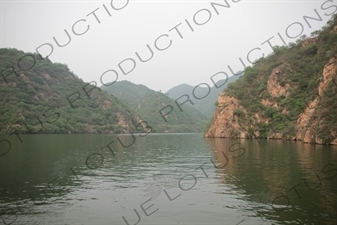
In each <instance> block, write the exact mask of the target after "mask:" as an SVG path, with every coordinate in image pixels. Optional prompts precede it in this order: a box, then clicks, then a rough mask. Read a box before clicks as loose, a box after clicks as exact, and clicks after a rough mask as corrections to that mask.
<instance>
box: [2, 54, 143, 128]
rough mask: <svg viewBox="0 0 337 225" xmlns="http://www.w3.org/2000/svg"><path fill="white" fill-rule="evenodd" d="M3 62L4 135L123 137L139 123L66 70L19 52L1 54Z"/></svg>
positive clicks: (105, 96)
mask: <svg viewBox="0 0 337 225" xmlns="http://www.w3.org/2000/svg"><path fill="white" fill-rule="evenodd" d="M0 62H1V65H0V70H1V71H2V72H1V73H2V76H1V79H0V87H1V88H0V95H1V98H0V104H1V107H0V115H1V117H0V128H1V130H0V134H10V133H12V132H15V131H16V132H18V133H125V132H129V131H133V130H135V126H137V123H138V122H139V118H135V115H133V114H132V113H131V112H130V111H129V110H128V109H127V107H126V106H125V105H123V104H122V103H121V102H120V101H119V100H118V99H116V98H115V97H113V96H111V95H109V94H108V93H106V92H104V91H102V90H100V89H99V88H96V87H95V86H94V84H87V83H85V82H83V81H82V80H81V79H79V78H78V77H77V76H76V75H75V74H73V73H72V72H71V71H70V70H69V69H68V67H67V66H66V65H63V64H60V63H52V62H51V61H50V60H49V59H41V58H40V57H39V55H37V54H30V53H24V52H22V51H18V50H16V49H0ZM138 129H139V128H138Z"/></svg>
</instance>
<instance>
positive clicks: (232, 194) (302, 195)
mask: <svg viewBox="0 0 337 225" xmlns="http://www.w3.org/2000/svg"><path fill="white" fill-rule="evenodd" d="M0 138H1V139H2V140H5V139H6V140H8V141H2V142H1V143H0V148H1V149H0V155H1V156H0V216H1V217H0V224H13V225H14V224H60V225H61V224H62V225H66V224H69V225H70V224H71V225H76V224H83V225H91V224H97V225H100V224H109V225H110V224H117V225H119V224H121V225H123V224H130V225H131V224H132V225H133V224H139V225H142V224H144V225H145V224H156V225H158V224H162V225H170V224H193V225H199V224H200V225H201V224H203V225H205V224H214V225H215V224H216V225H220V224H221V225H223V224H233V225H236V224H242V225H244V224H331V225H332V224H337V146H321V145H312V144H304V143H301V142H290V141H278V140H259V141H257V140H240V139H205V138H203V136H202V134H150V135H148V136H145V134H143V135H140V134H135V135H134V138H133V137H132V136H131V135H108V134H71V135H20V138H21V140H20V139H19V138H18V137H17V136H16V135H12V136H9V137H8V136H1V137H0ZM9 149H10V150H9Z"/></svg>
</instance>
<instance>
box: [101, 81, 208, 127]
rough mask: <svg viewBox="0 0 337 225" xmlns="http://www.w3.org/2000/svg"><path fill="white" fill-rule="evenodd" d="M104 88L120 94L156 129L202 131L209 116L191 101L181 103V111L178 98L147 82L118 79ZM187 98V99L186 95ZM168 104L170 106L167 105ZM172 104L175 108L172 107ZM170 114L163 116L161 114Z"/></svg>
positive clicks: (123, 99)
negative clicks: (156, 88)
mask: <svg viewBox="0 0 337 225" xmlns="http://www.w3.org/2000/svg"><path fill="white" fill-rule="evenodd" d="M101 88H102V89H103V90H105V91H107V92H108V93H110V94H113V95H114V96H116V97H118V98H120V100H121V101H122V102H124V103H125V105H127V106H128V107H129V108H130V109H131V110H133V111H135V112H137V114H138V115H139V116H140V117H141V118H142V119H143V120H144V121H146V122H147V123H148V124H149V125H150V126H151V127H152V131H153V132H202V131H204V127H205V124H206V123H207V118H206V117H205V116H204V115H203V114H201V113H200V112H199V111H198V110H197V109H195V108H193V107H192V105H191V104H190V103H189V102H186V103H185V104H181V109H182V110H183V111H181V110H180V109H179V107H178V106H177V104H176V103H175V101H174V100H172V99H171V98H169V97H168V96H167V95H165V94H163V93H161V92H156V91H152V90H150V89H148V88H147V87H145V86H144V85H136V84H133V83H131V82H128V81H120V82H116V83H114V84H113V85H112V86H111V87H109V86H108V87H101ZM185 100H186V99H185ZM166 106H168V107H167V108H166V109H163V108H164V107H166ZM170 106H172V112H170V113H168V112H169V111H170ZM162 109H163V110H162ZM160 110H162V113H163V114H167V117H165V119H166V120H167V122H166V121H165V120H164V119H163V117H162V115H161V114H160Z"/></svg>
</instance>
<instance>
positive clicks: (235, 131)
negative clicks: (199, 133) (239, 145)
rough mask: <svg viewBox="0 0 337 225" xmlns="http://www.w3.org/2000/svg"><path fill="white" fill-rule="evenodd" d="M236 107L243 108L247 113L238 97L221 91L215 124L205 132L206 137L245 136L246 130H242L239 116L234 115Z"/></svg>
mask: <svg viewBox="0 0 337 225" xmlns="http://www.w3.org/2000/svg"><path fill="white" fill-rule="evenodd" d="M236 109H241V110H242V111H243V112H244V113H246V110H245V109H244V108H243V107H242V106H240V103H239V101H238V100H237V99H236V98H233V97H229V96H227V95H225V94H224V93H221V94H220V95H219V97H218V107H217V109H216V112H215V116H214V121H213V124H212V126H211V127H210V128H209V130H208V132H207V133H206V134H205V137H222V138H224V137H226V138H229V137H233V136H235V137H239V138H245V137H246V132H245V131H242V130H241V127H240V124H239V122H238V116H234V111H235V110H236Z"/></svg>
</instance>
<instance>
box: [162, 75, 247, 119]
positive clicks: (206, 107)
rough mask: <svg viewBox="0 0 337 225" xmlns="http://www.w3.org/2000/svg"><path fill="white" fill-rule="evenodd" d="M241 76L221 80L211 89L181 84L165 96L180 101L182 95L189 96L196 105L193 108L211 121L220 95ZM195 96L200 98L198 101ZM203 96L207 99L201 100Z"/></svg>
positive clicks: (182, 99)
mask: <svg viewBox="0 0 337 225" xmlns="http://www.w3.org/2000/svg"><path fill="white" fill-rule="evenodd" d="M239 73H241V72H237V74H239ZM241 75H242V74H240V75H236V76H231V77H228V78H227V79H223V80H219V81H218V82H216V83H215V84H216V86H215V85H214V86H213V87H211V88H210V87H205V86H201V85H200V86H198V87H195V86H194V87H193V86H191V85H189V84H180V85H178V86H175V87H173V88H171V89H170V90H168V91H167V92H166V93H165V94H166V95H167V96H169V97H170V98H172V99H174V100H176V99H179V98H180V97H181V96H182V95H185V94H187V95H189V97H190V99H191V101H192V102H193V103H194V105H191V106H192V107H194V108H196V109H197V110H198V111H200V112H201V113H202V114H204V115H205V116H206V117H207V119H210V118H211V117H212V116H213V114H214V110H215V108H216V107H215V105H216V104H217V100H218V96H219V94H220V93H221V92H223V91H224V90H225V89H226V88H227V86H228V84H230V83H233V82H234V81H236V80H237V79H238V78H239V77H240V76H241ZM194 96H196V97H198V99H196V98H195V97H194ZM201 96H206V97H203V98H201V99H200V97H201ZM180 101H184V98H181V100H180Z"/></svg>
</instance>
